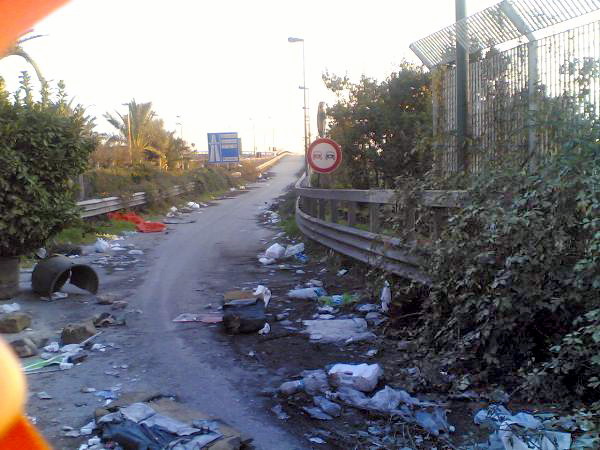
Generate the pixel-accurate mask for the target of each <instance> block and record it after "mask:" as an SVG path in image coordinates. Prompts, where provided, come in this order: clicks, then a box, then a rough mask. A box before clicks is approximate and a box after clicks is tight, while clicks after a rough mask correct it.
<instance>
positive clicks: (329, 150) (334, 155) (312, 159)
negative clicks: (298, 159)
mask: <svg viewBox="0 0 600 450" xmlns="http://www.w3.org/2000/svg"><path fill="white" fill-rule="evenodd" d="M307 158H308V164H309V165H310V167H312V169H313V170H314V171H315V172H318V173H331V172H333V171H334V170H335V169H337V168H338V167H339V165H340V164H341V162H342V148H341V147H340V145H339V144H338V143H337V142H335V141H333V140H331V139H327V138H319V139H317V140H316V141H314V142H313V143H312V144H310V147H308V155H307Z"/></svg>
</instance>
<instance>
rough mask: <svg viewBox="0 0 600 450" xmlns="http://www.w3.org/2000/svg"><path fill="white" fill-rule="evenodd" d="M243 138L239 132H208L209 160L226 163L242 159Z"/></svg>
mask: <svg viewBox="0 0 600 450" xmlns="http://www.w3.org/2000/svg"><path fill="white" fill-rule="evenodd" d="M240 152H241V139H239V138H238V135H237V133H208V162H209V163H224V162H238V161H239V160H240Z"/></svg>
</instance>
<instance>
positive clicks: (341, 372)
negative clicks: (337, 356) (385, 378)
mask: <svg viewBox="0 0 600 450" xmlns="http://www.w3.org/2000/svg"><path fill="white" fill-rule="evenodd" d="M382 373H383V370H382V369H381V366H380V365H379V364H336V365H335V366H333V367H332V368H331V369H329V376H330V377H331V384H332V385H334V386H338V387H341V386H348V387H351V388H352V389H358V390H359V391H362V392H371V391H372V390H373V389H375V387H376V386H377V383H378V382H379V377H380V376H381V375H382Z"/></svg>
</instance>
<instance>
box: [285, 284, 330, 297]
mask: <svg viewBox="0 0 600 450" xmlns="http://www.w3.org/2000/svg"><path fill="white" fill-rule="evenodd" d="M324 295H327V292H325V289H323V288H321V287H309V288H303V289H292V290H291V291H289V292H288V293H287V296H288V297H289V298H298V299H306V300H318V298H319V297H322V296H324Z"/></svg>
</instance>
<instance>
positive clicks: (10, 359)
mask: <svg viewBox="0 0 600 450" xmlns="http://www.w3.org/2000/svg"><path fill="white" fill-rule="evenodd" d="M0 373H2V381H1V382H0V399H2V403H1V405H0V449H23V450H25V449H28V450H29V449H31V450H50V446H49V445H48V444H47V443H46V442H45V441H44V439H43V438H42V437H41V436H40V434H39V433H38V432H37V430H36V429H35V428H34V427H33V426H31V424H30V423H29V422H28V421H27V419H26V418H25V417H24V416H23V409H24V406H25V394H26V391H27V386H26V382H25V377H24V376H23V373H22V372H21V366H20V365H19V362H18V361H17V359H16V358H15V355H14V354H13V352H12V350H11V349H10V348H9V347H8V345H6V344H5V343H4V341H3V340H2V339H0Z"/></svg>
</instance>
